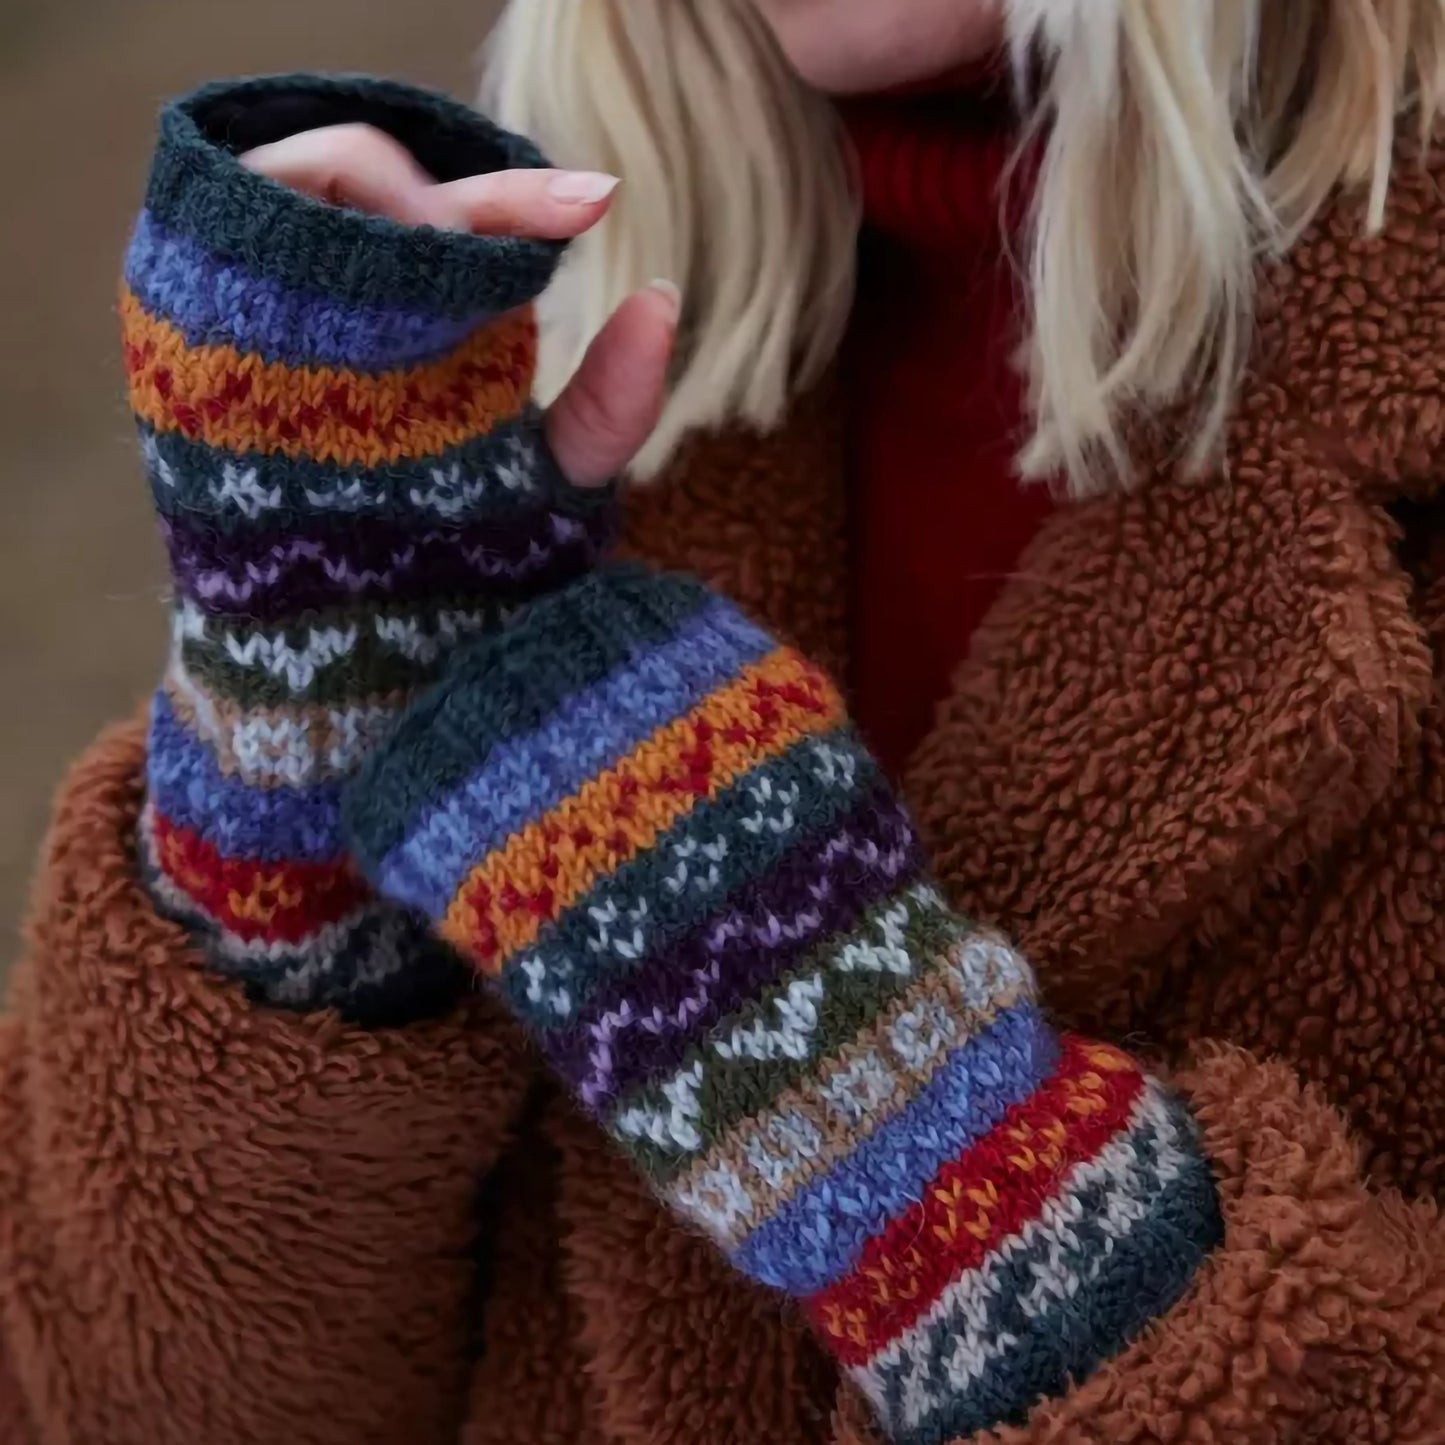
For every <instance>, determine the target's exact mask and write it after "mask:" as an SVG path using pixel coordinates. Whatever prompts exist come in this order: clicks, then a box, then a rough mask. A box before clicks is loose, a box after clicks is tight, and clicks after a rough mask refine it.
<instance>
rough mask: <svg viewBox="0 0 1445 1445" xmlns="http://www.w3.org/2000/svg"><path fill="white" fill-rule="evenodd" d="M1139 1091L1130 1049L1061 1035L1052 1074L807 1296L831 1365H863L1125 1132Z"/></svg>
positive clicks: (1141, 1080)
mask: <svg viewBox="0 0 1445 1445" xmlns="http://www.w3.org/2000/svg"><path fill="white" fill-rule="evenodd" d="M1143 1087H1144V1077H1143V1075H1142V1074H1141V1073H1140V1072H1139V1069H1138V1067H1137V1065H1135V1063H1134V1062H1133V1060H1131V1059H1130V1058H1129V1057H1128V1056H1127V1055H1125V1054H1122V1053H1120V1052H1119V1051H1118V1050H1116V1049H1112V1048H1108V1047H1107V1046H1104V1045H1100V1044H1093V1043H1089V1042H1087V1041H1086V1040H1084V1039H1079V1038H1074V1037H1068V1038H1065V1039H1064V1040H1063V1049H1062V1054H1061V1057H1060V1061H1059V1068H1058V1070H1057V1072H1056V1073H1055V1074H1054V1075H1053V1077H1052V1078H1051V1079H1050V1080H1049V1081H1048V1082H1047V1083H1046V1084H1045V1085H1044V1086H1043V1087H1042V1088H1041V1089H1039V1090H1038V1091H1037V1092H1036V1093H1035V1094H1034V1095H1033V1096H1032V1097H1031V1098H1029V1099H1027V1100H1026V1101H1025V1102H1023V1103H1022V1104H1016V1105H1015V1106H1014V1107H1013V1108H1012V1109H1010V1110H1009V1112H1008V1114H1007V1115H1005V1117H1004V1119H1003V1121H1002V1122H1001V1123H1000V1124H999V1125H998V1127H997V1128H995V1129H994V1130H993V1131H992V1132H991V1133H990V1134H988V1135H987V1137H985V1138H984V1139H981V1140H980V1141H979V1142H978V1143H977V1144H976V1145H974V1147H973V1148H972V1149H970V1150H968V1151H967V1152H966V1153H965V1154H964V1155H963V1156H962V1158H960V1159H958V1160H956V1161H955V1162H954V1163H952V1164H948V1165H946V1166H945V1167H944V1168H943V1170H941V1171H940V1173H939V1175H938V1178H937V1179H935V1180H934V1182H933V1184H932V1185H930V1186H929V1189H928V1191H927V1192H926V1193H925V1195H924V1197H923V1202H922V1203H921V1204H918V1205H915V1206H914V1207H913V1208H912V1209H910V1210H909V1211H908V1213H907V1214H905V1215H902V1216H901V1217H900V1218H898V1219H895V1220H894V1221H893V1223H892V1224H891V1225H890V1226H889V1227H888V1229H887V1230H886V1231H885V1232H884V1233H883V1234H881V1235H879V1236H878V1237H877V1238H876V1239H873V1240H871V1241H870V1242H869V1244H868V1246H867V1248H866V1249H865V1250H864V1251H863V1255H862V1257H861V1258H860V1259H859V1261H858V1263H857V1264H856V1265H855V1266H854V1268H853V1270H852V1271H851V1272H850V1273H849V1274H848V1275H847V1276H846V1277H844V1278H843V1279H841V1280H839V1281H838V1282H837V1283H836V1284H834V1285H830V1286H829V1287H828V1288H827V1289H825V1290H820V1291H819V1292H818V1293H817V1294H815V1295H814V1296H813V1297H812V1298H811V1299H810V1300H809V1301H808V1304H807V1308H808V1313H809V1315H810V1316H811V1318H812V1320H813V1323H814V1324H815V1326H816V1327H817V1328H818V1329H819V1330H820V1331H821V1332H822V1334H823V1335H824V1337H825V1338H826V1339H827V1340H828V1341H829V1343H830V1345H831V1347H832V1349H833V1351H834V1353H835V1354H836V1355H837V1357H838V1359H839V1360H840V1362H841V1363H843V1364H844V1365H861V1364H864V1363H866V1362H867V1361H868V1360H869V1359H871V1358H872V1357H873V1356H874V1355H875V1354H877V1353H878V1351H879V1350H881V1349H882V1348H883V1347H884V1346H885V1345H887V1344H888V1343H889V1342H890V1341H892V1340H893V1339H895V1338H897V1336H898V1335H900V1334H901V1333H902V1332H903V1331H904V1330H906V1329H908V1328H910V1327H911V1326H912V1325H913V1324H915V1323H916V1322H917V1321H918V1319H919V1318H920V1317H921V1316H922V1315H923V1314H924V1312H925V1311H926V1310H927V1309H928V1308H929V1307H930V1306H931V1305H932V1304H933V1303H934V1301H935V1300H937V1299H938V1297H939V1295H941V1294H942V1293H943V1291H944V1290H945V1289H946V1288H947V1287H948V1286H949V1285H950V1284H952V1283H953V1282H954V1281H955V1280H957V1279H958V1278H959V1277H960V1276H961V1275H963V1274H966V1273H967V1272H968V1271H969V1270H974V1269H978V1268H979V1267H980V1266H981V1265H982V1264H983V1263H984V1262H985V1261H986V1260H987V1258H988V1256H989V1255H990V1254H991V1253H992V1252H993V1251H994V1250H995V1249H997V1248H998V1246H999V1245H1000V1244H1002V1243H1003V1241H1004V1240H1006V1239H1007V1238H1008V1237H1009V1236H1010V1235H1013V1234H1016V1233H1017V1232H1018V1231H1019V1230H1020V1229H1022V1228H1023V1227H1024V1225H1026V1224H1027V1223H1028V1222H1029V1220H1031V1219H1033V1218H1035V1217H1036V1216H1037V1215H1038V1214H1039V1213H1040V1211H1041V1210H1042V1209H1043V1207H1044V1205H1045V1204H1046V1203H1047V1202H1048V1201H1049V1200H1050V1199H1051V1198H1052V1197H1053V1196H1054V1195H1056V1194H1057V1193H1058V1192H1059V1190H1060V1189H1061V1187H1062V1185H1063V1182H1064V1180H1065V1178H1066V1177H1067V1175H1068V1174H1069V1172H1070V1171H1071V1170H1073V1169H1074V1168H1076V1167H1077V1166H1078V1165H1080V1164H1083V1163H1086V1162H1087V1161H1088V1160H1090V1159H1092V1158H1094V1157H1095V1156H1096V1155H1097V1154H1098V1153H1099V1152H1100V1151H1101V1150H1102V1149H1103V1148H1104V1146H1105V1145H1106V1144H1107V1143H1108V1142H1109V1141H1110V1140H1111V1139H1112V1138H1114V1136H1115V1135H1116V1134H1118V1133H1119V1132H1120V1130H1122V1129H1124V1128H1126V1127H1127V1125H1128V1122H1129V1117H1130V1111H1131V1110H1132V1109H1133V1107H1134V1102H1135V1100H1136V1099H1137V1098H1138V1097H1139V1094H1140V1091H1141V1090H1142V1089H1143Z"/></svg>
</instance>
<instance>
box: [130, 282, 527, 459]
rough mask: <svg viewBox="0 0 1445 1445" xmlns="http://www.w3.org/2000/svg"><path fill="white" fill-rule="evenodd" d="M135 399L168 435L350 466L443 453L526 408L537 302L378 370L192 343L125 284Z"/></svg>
mask: <svg viewBox="0 0 1445 1445" xmlns="http://www.w3.org/2000/svg"><path fill="white" fill-rule="evenodd" d="M120 314H121V328H122V336H123V340H124V343H125V365H126V374H127V376H128V377H129V380H130V402H131V407H132V409H133V410H134V411H135V413H136V415H137V416H138V417H140V418H141V419H142V420H144V421H147V422H149V423H150V424H151V425H152V426H154V427H155V428H156V429H157V430H158V431H161V432H176V431H179V432H182V433H184V434H185V435H186V436H188V437H190V438H192V439H193V440H197V441H201V442H204V443H205V444H206V445H207V446H212V447H219V448H223V449H224V450H227V451H232V452H246V451H263V452H281V453H283V454H284V455H286V456H288V457H302V456H304V457H310V458H313V459H314V460H316V461H323V462H335V463H337V464H339V465H342V466H358V467H375V466H379V465H381V464H383V463H385V462H398V461H407V460H413V459H416V458H418V457H427V456H434V455H436V454H437V453H439V452H443V451H446V450H447V448H449V447H454V446H459V445H460V444H461V443H463V442H466V441H470V440H472V439H473V438H474V437H478V436H484V435H485V434H486V433H487V432H489V431H491V430H492V428H493V427H495V426H496V425H497V424H498V423H499V422H503V421H508V420H510V419H511V418H513V417H515V416H516V415H517V414H518V413H519V412H520V411H521V409H522V406H523V403H524V402H525V401H526V399H527V396H528V394H529V393H530V391H531V385H532V374H533V370H534V366H535V362H536V339H537V338H536V321H535V319H534V317H533V315H532V312H531V309H530V308H528V309H527V310H524V311H517V312H513V313H511V314H510V315H508V316H505V317H503V318H502V319H501V320H500V321H497V322H494V323H493V324H492V325H490V326H488V327H486V328H485V329H483V330H480V331H478V332H477V333H476V334H475V335H474V336H472V337H470V338H468V340H466V341H465V342H463V343H462V345H461V346H460V347H458V348H457V350H456V351H454V352H453V353H452V354H451V355H450V356H446V357H443V358H442V359H441V360H440V361H431V362H427V363H425V364H424V365H421V366H415V367H411V368H409V369H407V370H397V371H388V372H384V373H381V374H379V375H375V376H368V375H364V374H362V373H360V372H355V371H349V370H347V369H345V368H342V367H294V366H286V365H284V364H283V363H281V362H266V361H263V360H262V359H261V357H259V356H257V355H255V354H254V353H245V352H240V351H237V350H236V348H235V347H233V346H191V345H189V344H188V343H187V342H186V339H185V337H184V335H183V334H182V333H181V332H180V331H179V330H178V329H177V328H176V327H175V326H173V325H172V324H171V323H170V322H169V321H165V320H160V319H158V318H156V317H153V316H151V315H149V314H148V313H147V312H146V310H145V308H144V307H143V306H142V305H141V303H140V302H139V301H138V300H137V299H136V297H135V296H134V295H133V294H132V293H131V292H130V291H129V290H128V289H127V288H124V287H123V288H122V290H121V302H120Z"/></svg>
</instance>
